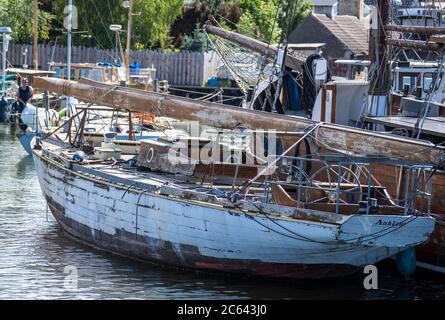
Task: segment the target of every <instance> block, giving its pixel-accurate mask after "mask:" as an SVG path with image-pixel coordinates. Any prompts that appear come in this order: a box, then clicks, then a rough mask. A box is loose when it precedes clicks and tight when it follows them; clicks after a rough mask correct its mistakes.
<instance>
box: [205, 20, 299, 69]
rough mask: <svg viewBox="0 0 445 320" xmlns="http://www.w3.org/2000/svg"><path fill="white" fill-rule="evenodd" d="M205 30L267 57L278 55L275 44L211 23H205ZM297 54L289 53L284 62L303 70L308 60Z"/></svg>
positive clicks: (288, 65) (272, 57) (293, 67)
mask: <svg viewBox="0 0 445 320" xmlns="http://www.w3.org/2000/svg"><path fill="white" fill-rule="evenodd" d="M204 30H205V31H207V32H209V33H212V34H214V35H217V36H219V37H221V38H224V39H226V40H228V41H231V42H234V43H236V44H238V45H240V46H242V47H245V48H247V49H250V50H252V51H255V52H258V53H259V54H261V55H262V56H265V57H267V58H270V59H275V56H276V55H277V48H276V47H275V46H269V45H267V43H264V42H262V41H259V40H256V39H252V38H249V37H246V36H244V35H241V34H238V33H236V32H233V31H228V30H224V29H222V28H218V27H214V26H211V25H205V26H204ZM295 55H296V53H295V52H294V55H292V54H287V56H286V59H285V61H284V63H285V65H286V66H287V67H289V68H292V69H294V70H297V71H301V70H302V69H301V65H302V64H303V63H304V62H305V61H306V58H305V57H303V56H298V57H297V56H295Z"/></svg>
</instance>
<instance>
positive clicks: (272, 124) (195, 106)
mask: <svg viewBox="0 0 445 320" xmlns="http://www.w3.org/2000/svg"><path fill="white" fill-rule="evenodd" d="M34 86H35V88H37V89H41V90H47V91H51V92H55V93H58V94H60V95H67V96H73V97H76V98H77V99H79V100H81V101H84V102H91V103H95V104H98V105H104V106H108V107H112V108H115V109H120V110H126V111H132V112H142V113H151V114H155V115H157V116H165V117H171V118H175V119H179V120H188V121H198V122H199V123H200V124H205V125H209V126H213V127H217V128H225V129H237V128H246V129H259V130H279V131H304V130H307V129H308V128H309V127H311V126H313V125H314V124H316V123H317V122H315V121H312V120H308V119H305V118H302V117H294V116H285V115H280V114H274V113H269V112H264V111H257V110H247V109H243V108H239V107H231V106H225V105H221V104H217V103H211V102H205V101H197V100H193V99H187V98H184V97H177V96H172V95H165V94H159V93H153V92H146V91H141V90H134V89H128V88H123V87H117V86H113V85H109V84H105V83H99V82H94V81H91V80H82V81H81V82H75V81H66V80H61V79H56V78H35V80H34ZM314 136H315V138H316V139H314V143H316V144H317V145H318V146H324V147H326V146H328V147H330V148H335V149H339V150H345V151H349V152H352V153H355V154H359V155H362V156H376V157H389V158H398V159H404V160H407V161H414V162H420V163H428V164H440V163H442V157H443V155H444V152H445V148H443V147H437V146H435V145H434V144H432V143H430V142H426V141H419V140H415V139H408V138H402V137H399V136H395V135H388V134H383V133H377V132H373V131H367V130H362V129H355V128H351V127H345V126H339V125H333V124H321V125H320V126H319V128H318V129H317V130H315V131H314Z"/></svg>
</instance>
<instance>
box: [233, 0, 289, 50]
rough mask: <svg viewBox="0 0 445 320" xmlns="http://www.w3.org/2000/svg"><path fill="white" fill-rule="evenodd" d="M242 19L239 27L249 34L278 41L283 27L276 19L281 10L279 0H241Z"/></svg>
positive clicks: (266, 39) (241, 30)
mask: <svg viewBox="0 0 445 320" xmlns="http://www.w3.org/2000/svg"><path fill="white" fill-rule="evenodd" d="M239 6H240V8H241V12H242V15H241V19H240V21H239V23H238V25H237V26H238V29H239V30H240V32H243V33H245V34H247V35H250V36H254V37H257V38H261V39H263V40H265V41H267V42H269V41H271V42H272V43H273V42H277V41H278V40H279V38H280V35H281V28H280V26H279V25H278V22H277V21H276V18H278V13H279V12H281V3H280V1H279V0H272V1H267V0H240V2H239Z"/></svg>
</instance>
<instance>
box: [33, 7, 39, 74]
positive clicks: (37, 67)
mask: <svg viewBox="0 0 445 320" xmlns="http://www.w3.org/2000/svg"><path fill="white" fill-rule="evenodd" d="M38 10H39V6H38V1H37V0H34V69H35V70H37V69H39V56H38V50H39V48H38V43H37V37H38V32H39V31H38V23H39V20H38Z"/></svg>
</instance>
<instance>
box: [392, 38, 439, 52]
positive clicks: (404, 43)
mask: <svg viewBox="0 0 445 320" xmlns="http://www.w3.org/2000/svg"><path fill="white" fill-rule="evenodd" d="M387 42H388V44H390V45H393V46H397V47H402V48H411V49H421V50H429V51H441V50H443V46H442V45H440V44H438V43H435V42H427V41H420V40H402V39H388V40H387Z"/></svg>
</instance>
